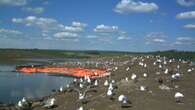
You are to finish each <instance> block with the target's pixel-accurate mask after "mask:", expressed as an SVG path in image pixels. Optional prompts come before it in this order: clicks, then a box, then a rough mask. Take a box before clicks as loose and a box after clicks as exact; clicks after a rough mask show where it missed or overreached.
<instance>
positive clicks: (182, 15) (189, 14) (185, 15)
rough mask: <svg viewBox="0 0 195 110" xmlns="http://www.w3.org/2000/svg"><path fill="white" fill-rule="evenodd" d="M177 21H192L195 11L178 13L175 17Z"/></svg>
mask: <svg viewBox="0 0 195 110" xmlns="http://www.w3.org/2000/svg"><path fill="white" fill-rule="evenodd" d="M176 18H177V19H192V18H195V11H189V12H183V13H179V14H177V16H176Z"/></svg>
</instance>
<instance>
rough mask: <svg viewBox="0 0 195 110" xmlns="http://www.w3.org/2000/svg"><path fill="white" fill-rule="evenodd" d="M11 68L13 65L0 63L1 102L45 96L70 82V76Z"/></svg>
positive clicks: (13, 101)
mask: <svg viewBox="0 0 195 110" xmlns="http://www.w3.org/2000/svg"><path fill="white" fill-rule="evenodd" d="M12 70H15V65H0V102H3V103H15V102H17V101H18V100H20V99H21V98H22V97H29V98H36V97H42V96H47V95H49V94H51V93H52V92H51V91H52V89H59V88H60V86H62V85H63V86H65V85H66V84H69V83H71V82H72V78H70V77H57V76H48V75H46V74H33V75H26V74H21V73H18V72H11V71H12Z"/></svg>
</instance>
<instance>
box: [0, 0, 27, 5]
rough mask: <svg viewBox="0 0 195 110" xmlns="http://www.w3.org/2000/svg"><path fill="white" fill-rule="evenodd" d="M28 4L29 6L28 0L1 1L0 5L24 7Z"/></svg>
mask: <svg viewBox="0 0 195 110" xmlns="http://www.w3.org/2000/svg"><path fill="white" fill-rule="evenodd" d="M26 4H27V1H26V0H0V5H7V6H23V5H26Z"/></svg>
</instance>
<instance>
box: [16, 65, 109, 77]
mask: <svg viewBox="0 0 195 110" xmlns="http://www.w3.org/2000/svg"><path fill="white" fill-rule="evenodd" d="M16 70H17V71H19V72H22V73H28V74H31V73H47V74H56V75H64V76H72V77H77V78H83V77H86V76H87V77H89V78H100V77H105V76H108V75H110V73H109V72H107V71H106V69H86V68H65V67H34V66H21V67H16Z"/></svg>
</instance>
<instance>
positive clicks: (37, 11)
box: [22, 7, 45, 14]
mask: <svg viewBox="0 0 195 110" xmlns="http://www.w3.org/2000/svg"><path fill="white" fill-rule="evenodd" d="M22 9H23V10H24V11H27V12H31V13H34V14H41V13H43V12H44V11H45V9H44V8H43V7H35V8H32V7H24V8H22Z"/></svg>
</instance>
